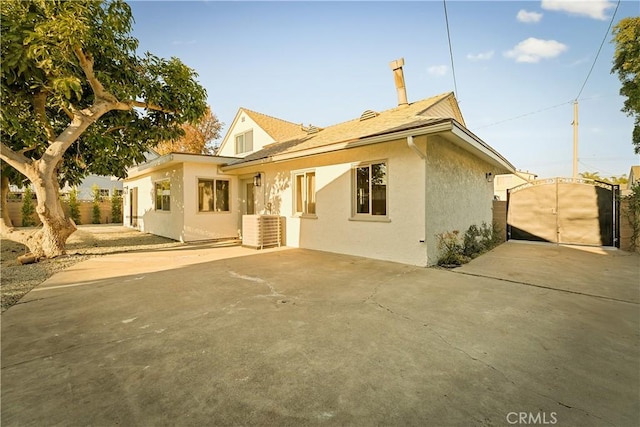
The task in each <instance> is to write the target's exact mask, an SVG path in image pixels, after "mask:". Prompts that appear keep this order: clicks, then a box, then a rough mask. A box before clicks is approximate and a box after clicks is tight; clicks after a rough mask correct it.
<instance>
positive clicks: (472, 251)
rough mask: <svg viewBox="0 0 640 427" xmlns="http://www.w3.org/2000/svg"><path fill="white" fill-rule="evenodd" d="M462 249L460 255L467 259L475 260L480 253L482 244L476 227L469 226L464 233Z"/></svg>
mask: <svg viewBox="0 0 640 427" xmlns="http://www.w3.org/2000/svg"><path fill="white" fill-rule="evenodd" d="M463 245H464V248H463V250H462V253H463V254H464V255H465V256H466V257H469V258H475V257H477V256H478V255H480V253H482V249H483V247H482V242H481V240H480V230H479V229H478V227H477V226H475V225H472V226H470V227H469V228H468V229H467V231H466V232H465V233H464V240H463Z"/></svg>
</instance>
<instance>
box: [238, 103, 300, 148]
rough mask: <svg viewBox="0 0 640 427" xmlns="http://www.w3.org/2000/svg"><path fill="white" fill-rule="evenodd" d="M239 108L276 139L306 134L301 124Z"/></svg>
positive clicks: (281, 139) (282, 139) (280, 139)
mask: <svg viewBox="0 0 640 427" xmlns="http://www.w3.org/2000/svg"><path fill="white" fill-rule="evenodd" d="M241 110H242V111H244V112H245V113H246V114H247V116H249V117H250V118H251V120H253V121H254V122H256V124H257V125H258V126H260V127H261V128H262V129H263V130H264V131H265V132H266V133H268V134H269V136H270V137H271V138H273V139H275V140H276V141H284V140H287V139H291V138H294V137H296V136H299V135H306V132H305V131H304V130H303V129H302V125H301V124H296V123H291V122H288V121H286V120H282V119H278V118H276V117H271V116H268V115H266V114H262V113H258V112H257V111H252V110H249V109H248V108H241Z"/></svg>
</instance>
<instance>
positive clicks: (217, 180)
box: [196, 177, 233, 214]
mask: <svg viewBox="0 0 640 427" xmlns="http://www.w3.org/2000/svg"><path fill="white" fill-rule="evenodd" d="M201 182H211V183H212V184H211V185H212V196H213V209H212V210H201V209H200V183H201ZM218 182H226V183H227V189H228V191H227V207H228V209H227V210H217V209H216V206H217V204H218V203H217V202H218V195H217V192H216V188H217V183H218ZM196 191H197V192H198V195H197V197H196V204H197V206H196V209H197V212H198V214H228V213H231V200H233V199H232V198H231V180H230V179H226V178H222V179H220V178H205V177H198V178H197V180H196Z"/></svg>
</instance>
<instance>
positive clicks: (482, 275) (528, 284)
mask: <svg viewBox="0 0 640 427" xmlns="http://www.w3.org/2000/svg"><path fill="white" fill-rule="evenodd" d="M450 273H455V274H463V275H465V276H471V277H482V278H485V279H494V280H500V281H502V282H508V283H515V284H517V285H523V286H531V287H534V288H540V289H548V290H551V291H557V292H565V293H568V294H574V295H582V296H585V297H592V298H600V299H604V300H608V301H616V302H623V303H627V304H634V305H640V302H636V301H629V300H625V299H620V298H614V297H607V296H604V295H596V294H588V293H586V292H579V291H572V290H569V289H561V288H554V287H552V286H546V285H536V284H535V283H527V282H520V281H518V280H512V279H505V278H502V277H494V276H487V275H484V274H478V273H467V272H465V271H455V270H454V271H450Z"/></svg>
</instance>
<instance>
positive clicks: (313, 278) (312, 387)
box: [2, 243, 640, 426]
mask: <svg viewBox="0 0 640 427" xmlns="http://www.w3.org/2000/svg"><path fill="white" fill-rule="evenodd" d="M583 249H584V248H562V247H558V246H553V245H531V244H529V245H527V244H518V243H507V244H504V245H501V246H500V247H498V248H496V249H495V250H494V251H492V252H490V253H488V254H486V255H484V256H482V257H480V258H478V259H476V260H474V261H473V262H471V263H470V264H468V265H467V266H465V267H462V268H460V269H457V270H454V271H445V270H439V269H424V268H418V267H413V266H408V265H403V264H395V263H389V262H381V261H374V260H370V259H365V258H357V257H350V256H343V255H336V254H330V253H323V252H316V251H309V250H301V249H286V248H283V249H275V250H267V251H260V252H256V251H253V250H249V249H246V248H241V247H230V248H213V247H209V246H207V245H200V246H190V247H185V248H178V249H171V250H157V251H152V252H141V253H125V254H117V255H110V256H104V257H100V258H94V259H90V260H88V261H85V262H82V263H80V264H77V265H75V266H73V267H71V268H70V269H68V270H66V271H64V272H62V273H59V274H57V275H55V276H53V277H51V278H50V279H49V280H48V281H47V282H45V283H44V284H42V285H41V286H39V287H38V288H36V289H34V290H33V291H32V292H31V293H29V294H28V295H27V296H26V297H25V298H24V299H23V300H22V301H21V303H19V304H18V305H16V306H14V307H12V308H10V309H9V310H8V311H6V312H5V313H4V314H3V315H2V424H3V425H4V426H25V425H37V426H43V425H171V426H174V425H309V424H311V425H314V424H327V425H345V424H354V425H403V426H404V425H438V426H448V425H461V426H462V425H464V426H468V425H481V426H491V425H509V424H512V423H511V421H513V420H516V419H517V418H516V417H515V416H514V415H510V414H514V413H516V414H520V413H527V414H531V416H539V417H544V419H545V420H547V422H548V423H549V421H551V420H554V419H555V420H557V422H556V423H555V424H556V425H560V426H575V425H580V426H603V425H616V426H636V425H638V424H640V408H639V403H638V396H639V395H640V370H639V367H640V348H639V342H640V340H639V334H640V305H638V302H639V282H640V278H639V275H640V273H639V272H640V263H639V261H640V257H639V256H638V255H635V254H629V253H626V252H622V251H599V250H592V249H587V250H583ZM518 416H519V415H518ZM538 419H539V420H542V419H543V418H538Z"/></svg>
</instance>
